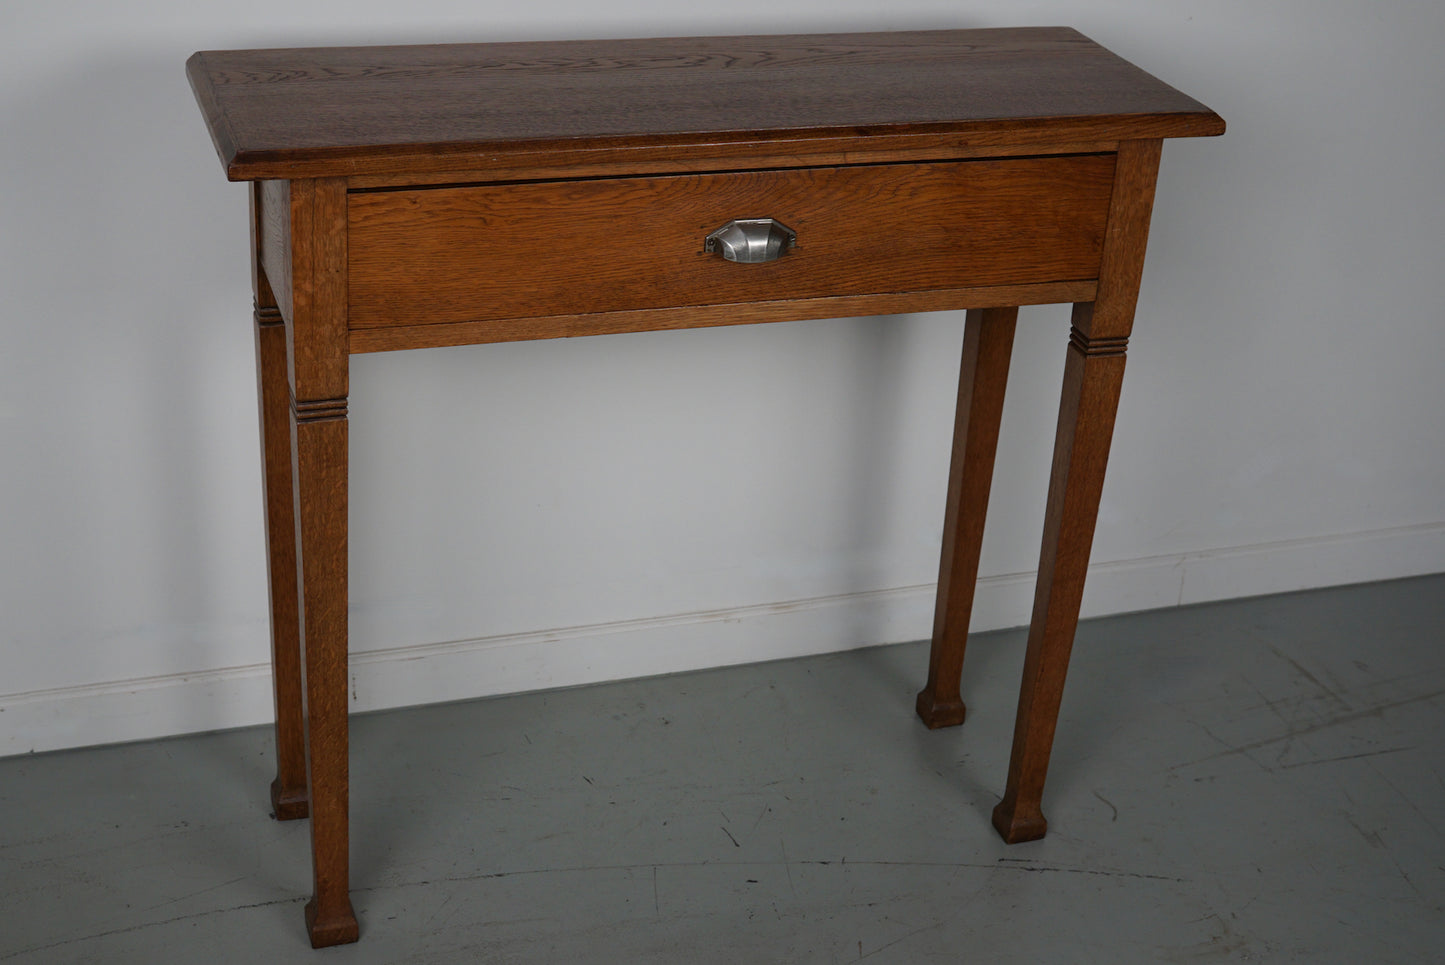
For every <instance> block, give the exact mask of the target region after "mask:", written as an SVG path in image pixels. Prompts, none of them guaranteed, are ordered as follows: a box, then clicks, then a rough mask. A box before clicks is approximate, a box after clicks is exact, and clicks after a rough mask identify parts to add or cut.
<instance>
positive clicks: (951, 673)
mask: <svg viewBox="0 0 1445 965" xmlns="http://www.w3.org/2000/svg"><path fill="white" fill-rule="evenodd" d="M1018 314H1019V310H1018V308H1016V307H1014V308H992V309H982V310H979V311H971V312H969V313H968V316H967V318H966V319H965V321H964V334H963V364H962V366H961V367H960V370H959V378H958V410H957V414H956V415H955V417H954V429H953V455H952V459H951V461H950V463H949V469H948V499H947V503H946V504H945V506H944V513H943V552H942V556H941V559H940V561H939V566H938V599H937V603H936V604H935V605H934V611H933V644H932V647H931V648H930V650H929V656H928V681H927V682H926V683H925V684H924V685H923V689H922V690H921V691H919V693H918V699H917V701H916V702H915V705H914V707H915V709H916V710H917V712H918V716H919V717H920V718H921V719H922V720H923V722H924V723H925V724H927V725H928V726H929V728H930V729H936V728H939V727H952V726H955V725H957V724H961V723H963V718H964V714H965V708H964V704H963V697H962V695H961V693H960V689H959V683H960V678H961V674H962V672H963V653H964V645H965V644H966V642H967V640H968V621H969V616H970V614H971V613H972V611H973V591H974V587H975V585H976V584H977V582H978V561H979V554H980V552H981V550H982V547H983V521H984V516H985V515H986V514H987V512H988V493H989V488H990V487H991V485H992V483H993V460H994V454H995V453H996V452H997V449H998V427H999V420H1000V419H1001V418H1002V417H1003V398H1004V388H1005V386H1006V385H1007V384H1008V363H1009V355H1010V354H1011V352H1012V351H1013V341H1014V326H1015V324H1016V322H1017V321H1018Z"/></svg>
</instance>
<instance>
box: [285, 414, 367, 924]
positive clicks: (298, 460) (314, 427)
mask: <svg viewBox="0 0 1445 965" xmlns="http://www.w3.org/2000/svg"><path fill="white" fill-rule="evenodd" d="M291 412H292V418H291V445H292V457H293V461H294V466H295V496H296V520H297V534H296V542H297V547H296V556H297V560H298V564H299V569H300V581H299V585H298V588H297V589H298V594H299V599H300V613H301V652H302V666H303V667H304V671H305V678H304V679H305V695H306V765H307V766H306V771H307V786H308V791H309V797H310V805H311V867H312V874H313V880H314V884H315V891H314V893H313V896H312V898H311V901H310V902H309V903H308V904H307V905H306V926H307V930H308V932H309V934H310V936H311V944H312V946H313V947H316V948H320V947H322V946H326V945H339V944H344V943H347V942H354V941H356V939H357V936H358V934H359V930H358V926H357V921H356V914H355V912H354V911H353V909H352V907H351V897H350V893H349V889H350V831H349V827H350V820H349V812H348V806H349V787H350V780H349V773H350V765H349V747H350V744H349V740H348V726H347V711H348V706H347V693H348V687H347V679H348V678H347V614H346V607H347V590H346V587H347V572H346V567H347V424H346V400H345V399H328V400H324V401H320V402H311V403H305V402H296V403H293V406H292V410H291Z"/></svg>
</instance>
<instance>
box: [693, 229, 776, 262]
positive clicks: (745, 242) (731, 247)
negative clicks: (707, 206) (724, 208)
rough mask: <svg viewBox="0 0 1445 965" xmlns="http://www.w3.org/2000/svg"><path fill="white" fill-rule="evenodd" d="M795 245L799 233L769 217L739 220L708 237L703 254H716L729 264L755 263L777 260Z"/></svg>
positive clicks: (704, 243) (703, 247)
mask: <svg viewBox="0 0 1445 965" xmlns="http://www.w3.org/2000/svg"><path fill="white" fill-rule="evenodd" d="M797 244H798V233H797V232H796V231H794V230H793V229H792V228H789V227H788V226H787V225H785V224H783V223H782V222H781V221H774V220H773V219H772V218H739V219H737V220H736V221H729V222H728V223H727V224H725V225H723V226H722V227H721V228H719V229H717V230H716V231H714V232H713V233H712V234H710V235H708V236H707V240H706V241H704V242H703V244H702V250H703V251H705V252H718V253H719V254H721V255H722V256H723V257H724V258H726V259H727V260H728V261H739V262H742V263H744V264H749V265H753V264H758V263H759V262H764V261H777V260H778V259H779V258H781V257H783V254H784V253H785V252H786V251H787V250H788V249H789V248H794V247H796V246H797Z"/></svg>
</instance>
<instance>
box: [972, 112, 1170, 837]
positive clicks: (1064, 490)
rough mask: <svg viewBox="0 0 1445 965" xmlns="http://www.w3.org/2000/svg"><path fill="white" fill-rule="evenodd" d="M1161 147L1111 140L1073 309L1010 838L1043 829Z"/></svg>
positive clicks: (1003, 805) (1012, 765)
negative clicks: (1097, 227) (1100, 215)
mask: <svg viewBox="0 0 1445 965" xmlns="http://www.w3.org/2000/svg"><path fill="white" fill-rule="evenodd" d="M1161 146H1162V145H1161V142H1159V141H1132V142H1125V143H1124V144H1121V145H1119V167H1118V176H1117V180H1116V183H1115V187H1114V196H1113V199H1112V201H1111V203H1110V206H1109V227H1108V234H1107V241H1106V243H1105V248H1104V258H1103V266H1102V269H1101V273H1100V276H1099V292H1098V294H1097V295H1096V296H1095V300H1094V301H1093V302H1083V303H1079V304H1076V305H1075V306H1074V313H1073V326H1072V329H1071V330H1070V332H1069V348H1068V352H1067V354H1066V356H1065V361H1064V388H1063V393H1062V396H1061V398H1060V403H1059V426H1058V431H1057V433H1056V434H1055V437H1054V462H1053V470H1052V472H1051V474H1050V476H1049V496H1048V503H1047V506H1046V509H1045V515H1044V539H1043V547H1042V550H1041V551H1040V553H1039V577H1038V583H1037V585H1036V587H1035V590H1034V610H1033V616H1032V618H1031V619H1030V621H1029V638H1028V649H1027V650H1026V652H1025V655H1024V673H1023V683H1022V686H1021V687H1020V689H1019V706H1018V715H1017V717H1016V719H1015V722H1014V740H1013V752H1012V754H1011V755H1010V757H1009V769H1008V784H1007V785H1006V787H1005V788H1004V796H1003V800H1002V801H1000V802H999V804H998V806H997V807H995V808H994V811H993V825H994V827H995V828H996V829H997V830H998V832H999V834H1001V835H1003V839H1004V840H1005V841H1007V842H1008V843H1010V844H1014V843H1016V842H1020V841H1032V840H1034V839H1036V838H1041V837H1043V836H1044V833H1045V832H1046V831H1047V829H1048V822H1047V820H1046V819H1045V818H1044V813H1043V794H1044V777H1045V775H1046V774H1047V773H1048V767H1049V754H1050V752H1051V751H1052V748H1053V743H1054V729H1055V727H1056V726H1057V724H1058V717H1059V705H1060V702H1061V701H1062V699H1063V693H1064V678H1065V676H1066V674H1067V672H1068V667H1069V654H1070V652H1071V651H1072V649H1073V645H1074V631H1075V630H1076V629H1077V627H1078V625H1079V606H1080V604H1081V603H1082V602H1083V597H1084V577H1085V576H1086V575H1087V574H1088V569H1089V550H1090V549H1091V548H1092V546H1093V542H1094V523H1095V521H1096V520H1097V518H1098V514H1099V497H1100V494H1101V493H1102V492H1103V490H1104V469H1105V467H1106V466H1107V464H1108V461H1109V443H1110V440H1111V439H1112V437H1113V434H1114V416H1115V414H1116V413H1117V412H1118V409H1119V391H1120V389H1121V388H1122V387H1123V383H1124V353H1125V351H1126V350H1127V349H1128V345H1129V334H1130V332H1131V331H1132V329H1133V325H1134V305H1135V302H1136V301H1137V299H1138V295H1139V279H1140V276H1141V274H1142V272H1143V268H1144V249H1145V246H1146V244H1147V242H1148V239H1149V218H1150V214H1151V212H1152V211H1153V206H1154V185H1155V180H1156V176H1157V173H1158V170H1159V154H1160V148H1161Z"/></svg>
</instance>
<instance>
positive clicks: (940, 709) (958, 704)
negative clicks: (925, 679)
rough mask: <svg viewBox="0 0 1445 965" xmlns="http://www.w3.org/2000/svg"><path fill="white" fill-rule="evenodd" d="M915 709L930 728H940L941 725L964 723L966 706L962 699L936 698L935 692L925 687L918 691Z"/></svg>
mask: <svg viewBox="0 0 1445 965" xmlns="http://www.w3.org/2000/svg"><path fill="white" fill-rule="evenodd" d="M913 707H914V709H915V710H917V711H918V718H919V719H920V720H922V721H923V722H924V723H925V724H927V725H928V729H929V730H938V728H940V727H957V726H958V725H959V724H961V723H963V717H964V713H965V708H964V706H963V701H961V700H947V701H944V700H936V699H935V698H934V696H933V692H932V691H931V690H929V688H927V687H924V688H923V689H922V690H920V691H919V692H918V700H917V701H915V702H914V705H913Z"/></svg>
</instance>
